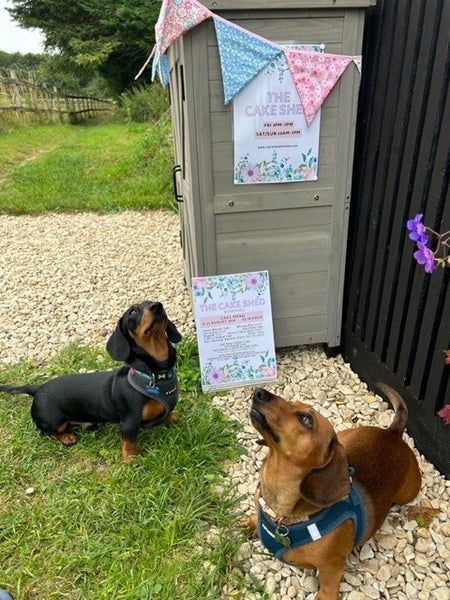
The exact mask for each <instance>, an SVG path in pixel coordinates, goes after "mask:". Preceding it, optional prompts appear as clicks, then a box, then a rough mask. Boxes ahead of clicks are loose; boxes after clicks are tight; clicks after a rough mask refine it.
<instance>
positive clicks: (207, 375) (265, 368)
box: [201, 350, 277, 387]
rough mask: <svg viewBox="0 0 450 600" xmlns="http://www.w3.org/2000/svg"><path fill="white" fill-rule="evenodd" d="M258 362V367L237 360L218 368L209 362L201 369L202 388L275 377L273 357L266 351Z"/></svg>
mask: <svg viewBox="0 0 450 600" xmlns="http://www.w3.org/2000/svg"><path fill="white" fill-rule="evenodd" d="M260 361H261V362H260V364H259V365H258V367H255V366H254V365H252V364H250V361H248V360H242V361H240V360H239V359H238V358H236V359H235V360H234V361H233V362H229V363H224V364H223V365H222V366H220V367H219V366H217V365H214V364H213V363H212V361H209V362H208V363H207V364H206V365H205V366H204V368H203V369H202V373H201V377H202V383H203V385H204V386H208V387H214V386H220V385H224V384H227V383H230V382H233V383H239V381H246V380H258V379H267V378H270V377H275V376H276V374H277V371H276V363H275V357H274V356H270V355H269V351H268V350H267V351H266V352H265V353H264V354H261V355H260Z"/></svg>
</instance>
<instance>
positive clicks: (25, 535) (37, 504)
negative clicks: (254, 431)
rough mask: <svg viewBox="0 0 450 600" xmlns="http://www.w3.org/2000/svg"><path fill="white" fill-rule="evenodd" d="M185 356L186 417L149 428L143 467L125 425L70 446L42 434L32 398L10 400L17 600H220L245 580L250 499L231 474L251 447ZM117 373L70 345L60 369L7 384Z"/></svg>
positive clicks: (2, 374)
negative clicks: (243, 518)
mask: <svg viewBox="0 0 450 600" xmlns="http://www.w3.org/2000/svg"><path fill="white" fill-rule="evenodd" d="M178 355H179V358H180V360H179V364H178V376H179V380H180V386H181V390H180V391H181V393H180V401H179V404H178V407H177V412H178V414H179V417H180V422H179V423H178V424H177V425H174V426H172V427H168V428H167V427H164V426H160V427H155V428H144V429H142V430H141V432H140V434H139V448H140V451H141V456H140V457H139V458H137V459H135V460H134V461H133V462H132V463H131V464H124V463H123V462H122V459H121V452H120V438H119V432H118V426H117V424H106V425H102V426H101V427H100V428H99V429H98V430H97V431H95V432H92V431H90V432H87V431H86V432H81V433H80V441H79V443H78V444H77V445H75V446H74V447H71V448H67V447H64V446H63V445H62V444H60V443H59V442H56V441H55V440H52V439H49V438H46V437H42V436H40V435H39V433H38V432H37V430H36V428H35V426H34V424H33V423H32V421H31V418H30V410H29V407H30V398H29V397H28V396H15V397H11V396H8V395H4V394H2V395H1V399H0V433H1V435H2V445H1V447H0V460H1V463H2V469H1V471H0V518H1V522H2V527H1V531H0V563H1V565H2V569H1V573H0V588H7V589H9V590H10V591H11V592H12V594H13V596H14V598H15V600H25V599H26V598H32V597H33V598H35V597H36V598H37V597H39V598H46V599H47V600H51V599H55V600H56V599H60V598H68V597H71V598H96V599H98V600H106V599H108V600H109V599H110V598H115V599H117V600H135V599H137V598H146V599H150V598H158V600H169V599H172V598H186V599H190V598H198V599H200V598H205V599H206V598H209V599H214V598H221V597H222V588H223V586H224V584H225V583H227V584H229V585H230V584H231V585H233V586H236V587H237V586H238V585H239V581H238V579H237V577H238V576H239V575H238V574H239V572H238V571H237V570H236V569H235V568H234V562H235V560H236V559H235V554H236V551H237V549H238V547H239V546H240V544H241V543H242V539H240V538H241V534H240V531H239V528H237V527H236V526H235V524H234V520H235V516H234V511H235V508H236V506H237V501H238V498H237V496H236V494H235V490H234V489H233V488H232V487H231V485H230V484H229V483H227V482H226V481H224V480H223V478H222V473H223V469H224V462H225V461H228V460H235V459H236V458H237V456H239V454H240V453H241V451H242V450H241V448H240V447H239V445H238V444H237V442H236V435H235V434H236V424H235V422H232V421H230V420H228V419H227V418H226V417H225V416H224V415H223V413H222V412H221V411H219V410H217V409H212V408H211V406H210V404H209V397H208V396H206V395H205V394H202V393H201V392H199V380H198V377H199V369H198V356H197V350H196V344H195V341H194V340H192V339H185V340H182V342H181V343H180V344H179V345H178ZM114 366H116V363H114V362H113V361H112V360H111V359H110V357H109V356H108V354H107V353H106V351H104V350H103V349H102V348H96V347H95V348H94V347H83V346H77V345H70V346H67V347H66V348H64V349H63V350H62V351H61V353H60V354H59V355H58V356H56V357H55V359H54V360H53V361H51V363H50V364H48V365H45V366H41V367H39V368H37V367H36V366H34V365H33V364H31V363H28V362H26V361H21V362H20V363H18V364H16V365H13V366H10V367H8V368H5V369H3V370H1V371H0V381H2V382H5V381H17V382H19V383H20V382H28V381H33V382H42V381H45V380H47V379H48V378H50V377H53V376H54V375H56V374H59V373H62V372H79V371H85V370H91V369H104V368H109V367H114ZM185 382H187V385H186V384H185ZM18 542H20V543H18Z"/></svg>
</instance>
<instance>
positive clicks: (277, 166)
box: [234, 148, 317, 183]
mask: <svg viewBox="0 0 450 600" xmlns="http://www.w3.org/2000/svg"><path fill="white" fill-rule="evenodd" d="M312 152H313V150H312V148H310V149H309V150H308V152H307V153H306V154H305V153H304V152H302V154H301V159H302V160H301V162H300V163H299V164H298V166H294V165H293V164H292V163H291V162H290V161H289V160H288V159H287V158H286V157H281V158H278V153H277V151H276V150H274V152H273V154H272V160H271V161H267V160H263V161H261V162H260V163H253V162H250V159H249V156H250V155H249V154H246V155H245V156H243V157H242V158H241V159H240V160H239V161H238V163H237V165H236V169H235V172H234V182H235V183H277V182H280V181H316V179H317V156H315V155H313V153H312Z"/></svg>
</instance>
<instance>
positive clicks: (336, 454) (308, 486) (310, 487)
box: [300, 438, 350, 507]
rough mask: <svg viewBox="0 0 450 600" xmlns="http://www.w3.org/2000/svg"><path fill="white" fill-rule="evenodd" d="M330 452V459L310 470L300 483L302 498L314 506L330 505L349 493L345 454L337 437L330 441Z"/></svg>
mask: <svg viewBox="0 0 450 600" xmlns="http://www.w3.org/2000/svg"><path fill="white" fill-rule="evenodd" d="M330 453H331V454H332V456H331V460H329V461H328V462H327V463H326V465H325V466H324V467H322V468H320V469H313V470H312V471H310V472H309V473H308V474H307V475H306V476H305V477H304V478H303V480H302V482H301V483H300V493H301V494H302V496H303V498H304V500H306V501H307V502H310V503H311V504H314V505H315V506H320V507H325V506H330V505H331V504H333V503H334V502H337V501H338V500H342V499H343V498H346V497H347V496H348V495H349V493H350V477H349V474H348V462H347V455H346V452H345V449H344V446H343V445H342V444H340V443H339V442H338V441H337V438H335V440H334V441H333V442H332V448H331V450H330Z"/></svg>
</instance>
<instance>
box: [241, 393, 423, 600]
mask: <svg viewBox="0 0 450 600" xmlns="http://www.w3.org/2000/svg"><path fill="white" fill-rule="evenodd" d="M378 387H379V388H380V389H381V390H382V391H383V392H384V393H385V394H386V395H387V396H388V398H389V399H390V401H391V402H392V405H393V406H394V409H395V416H394V419H393V422H392V424H391V425H390V426H389V427H388V428H387V429H381V428H379V427H359V428H355V429H349V430H346V431H343V432H340V433H338V434H337V435H336V433H335V431H334V429H333V427H332V425H331V424H330V422H329V421H328V420H327V419H326V418H325V417H323V416H322V415H320V414H319V413H318V412H317V411H315V410H314V409H313V408H312V407H311V406H308V405H307V404H303V403H302V402H286V401H285V400H283V399H282V398H280V397H279V396H276V395H274V394H271V393H270V392H268V391H266V390H264V389H256V390H255V392H254V394H253V403H252V407H251V411H250V418H251V421H252V424H253V425H254V427H255V428H256V429H257V431H258V432H259V433H260V434H261V435H262V436H263V438H264V439H263V440H261V442H260V443H262V444H265V445H267V446H268V447H269V452H268V455H267V457H266V459H265V461H264V463H263V465H262V467H261V471H260V479H259V486H258V489H257V491H256V496H255V501H256V506H257V509H258V513H257V514H254V515H252V516H250V517H249V518H248V519H245V520H244V522H243V524H244V526H245V527H247V528H248V529H249V530H250V531H251V532H252V533H256V532H258V535H259V537H260V538H261V541H262V542H263V544H264V545H265V546H266V547H267V548H268V549H269V550H270V551H271V552H272V553H274V554H275V556H277V557H278V558H280V559H281V560H283V561H284V562H286V563H289V564H291V565H294V566H296V567H300V568H305V569H318V571H319V573H318V577H319V583H320V589H319V592H318V593H317V596H316V600H337V599H338V598H339V586H340V581H341V579H342V576H343V572H344V568H345V562H346V558H347V556H348V554H349V553H350V552H351V551H352V549H353V548H354V547H355V546H358V545H360V544H364V543H365V542H366V541H367V540H368V539H369V538H370V537H371V536H372V535H373V534H374V533H375V532H376V531H377V529H378V528H379V527H380V526H381V524H382V523H383V521H384V519H385V518H386V515H387V513H388V511H389V509H390V507H391V505H392V504H393V503H397V504H406V503H407V502H410V501H411V500H413V499H414V498H415V497H416V495H417V493H418V492H419V489H420V485H421V475H420V472H419V467H418V464H417V460H416V458H415V456H414V453H413V452H412V450H411V449H410V448H409V446H408V445H407V444H406V443H405V442H404V441H403V440H402V434H403V431H404V430H405V427H406V422H407V417H408V410H407V407H406V404H405V403H404V401H403V400H402V399H401V398H400V396H399V395H398V394H397V393H396V392H395V391H394V390H392V389H391V388H389V387H388V386H385V385H382V384H379V386H378Z"/></svg>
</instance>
